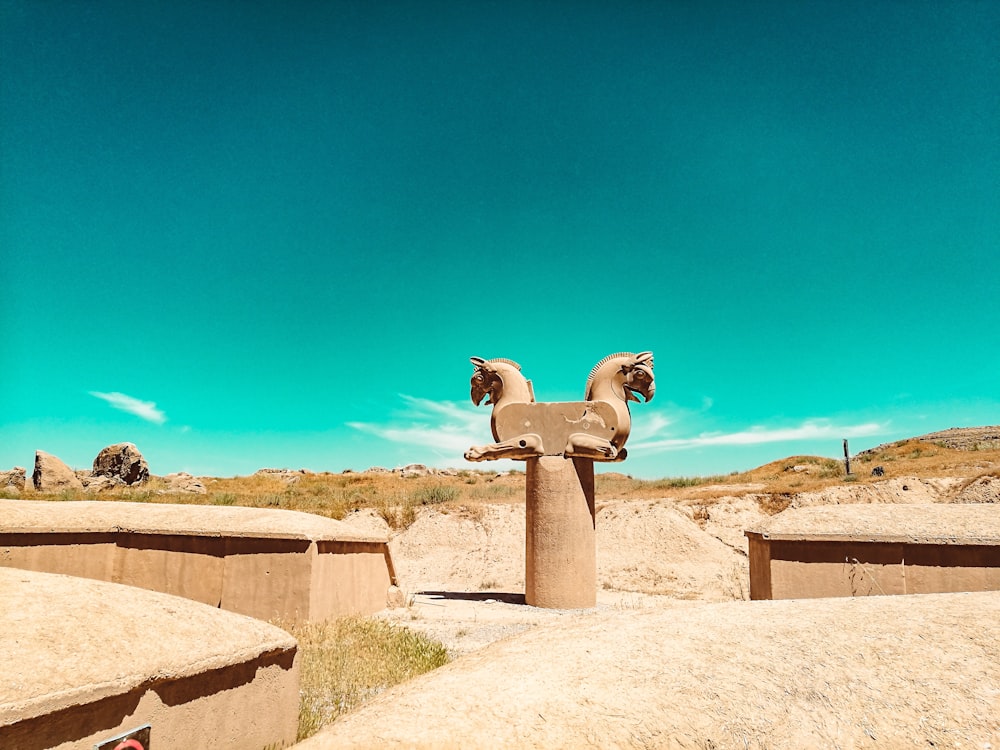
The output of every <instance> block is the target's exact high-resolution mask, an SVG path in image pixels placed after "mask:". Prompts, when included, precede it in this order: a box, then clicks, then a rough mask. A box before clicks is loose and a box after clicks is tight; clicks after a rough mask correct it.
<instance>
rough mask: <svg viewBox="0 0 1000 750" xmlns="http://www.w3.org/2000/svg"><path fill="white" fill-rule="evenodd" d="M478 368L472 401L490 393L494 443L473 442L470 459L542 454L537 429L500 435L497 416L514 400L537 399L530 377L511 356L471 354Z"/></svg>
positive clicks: (489, 402)
mask: <svg viewBox="0 0 1000 750" xmlns="http://www.w3.org/2000/svg"><path fill="white" fill-rule="evenodd" d="M470 361H471V362H472V364H473V365H475V367H476V370H475V372H474V373H472V381H471V385H472V392H471V395H472V403H474V404H475V405H476V406H479V404H480V402H482V400H483V398H485V397H486V396H489V398H488V399H487V400H486V405H487V406H490V405H491V404H492V406H493V415H492V417H491V418H490V428H491V430H492V431H493V439H494V440H496V441H497V442H495V443H492V444H491V445H481V446H473V447H471V448H469V450H467V451H466V452H465V458H466V460H468V461H495V460H497V459H500V458H515V459H516V458H521V459H524V458H531V457H532V456H540V455H542V454H543V453H544V452H545V451H544V450H543V449H542V439H541V437H540V436H539V435H537V434H536V433H531V432H526V433H520V434H514V435H510V434H507V435H505V436H501V430H500V428H499V427H498V423H497V420H498V419H499V418H500V416H501V413H502V412H503V410H504V409H506V408H508V407H510V406H511V405H513V404H530V403H534V401H535V394H534V391H533V390H532V388H531V381H530V380H527V379H526V378H525V377H524V375H522V374H521V366H520V365H519V364H518V363H517V362H514V361H512V360H509V359H502V358H500V359H488V360H487V359H483V358H482V357H471V358H470Z"/></svg>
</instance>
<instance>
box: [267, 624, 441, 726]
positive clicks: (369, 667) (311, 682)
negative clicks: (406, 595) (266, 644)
mask: <svg viewBox="0 0 1000 750" xmlns="http://www.w3.org/2000/svg"><path fill="white" fill-rule="evenodd" d="M279 624H280V623H279ZM286 629H287V630H288V631H289V632H290V633H291V634H292V635H293V636H295V639H296V640H297V641H298V643H299V659H300V669H301V681H300V689H299V695H300V704H299V732H298V739H299V740H303V739H305V738H306V737H310V736H312V735H313V734H315V733H316V732H318V731H319V730H320V729H322V728H323V727H324V726H326V725H327V724H329V723H331V722H333V721H335V720H336V719H337V717H338V716H340V715H341V714H344V713H347V712H348V711H350V710H352V709H353V708H355V707H357V706H359V705H360V704H362V703H364V702H365V701H366V700H368V699H369V698H372V697H374V696H376V695H378V694H379V693H381V692H382V691H383V690H385V689H386V688H388V687H391V686H392V685H396V684H398V683H400V682H404V681H406V680H409V679H410V678H412V677H416V676H417V675H420V674H423V673H424V672H429V671H430V670H432V669H436V668H437V667H440V666H442V665H444V664H446V663H447V662H448V652H447V650H446V649H445V647H444V646H443V645H441V644H440V643H438V642H437V641H433V640H431V639H429V638H426V637H425V636H423V635H420V634H419V633H414V632H413V631H410V630H406V629H405V628H403V627H400V626H397V625H393V624H392V623H388V622H385V621H383V620H376V619H365V618H361V617H345V618H341V619H338V620H332V621H329V622H324V623H302V624H298V625H293V626H291V627H286Z"/></svg>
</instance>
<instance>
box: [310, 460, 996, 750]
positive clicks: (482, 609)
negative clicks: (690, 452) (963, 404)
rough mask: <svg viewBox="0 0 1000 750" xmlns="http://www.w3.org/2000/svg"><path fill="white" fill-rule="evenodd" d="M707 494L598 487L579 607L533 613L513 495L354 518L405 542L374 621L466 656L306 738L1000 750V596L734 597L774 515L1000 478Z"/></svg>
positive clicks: (903, 498) (332, 744)
mask: <svg viewBox="0 0 1000 750" xmlns="http://www.w3.org/2000/svg"><path fill="white" fill-rule="evenodd" d="M730 493H731V494H730ZM704 494H705V497H704V499H703V500H699V499H698V495H697V493H696V492H695V493H691V494H689V496H688V497H687V498H686V499H684V500H678V499H676V498H674V499H661V500H616V499H602V498H600V497H598V499H597V519H596V525H597V546H598V551H597V559H598V586H599V590H598V605H597V607H596V608H593V609H588V610H546V609H538V608H534V607H528V606H526V605H525V604H524V596H523V591H524V537H525V530H524V506H523V505H522V504H493V505H482V506H472V507H459V508H447V509H438V508H425V509H422V510H421V511H420V513H419V514H418V517H417V520H416V522H415V523H414V524H412V525H411V526H410V527H409V528H408V529H405V530H402V531H398V532H391V531H389V530H388V529H387V527H385V526H384V522H383V521H382V520H381V519H380V518H379V517H378V516H377V515H376V514H375V513H374V512H372V511H361V512H358V513H355V514H352V515H351V516H348V518H346V519H345V521H346V522H347V523H352V524H357V525H359V526H360V527H363V528H366V529H370V530H373V531H374V530H376V529H380V530H383V531H388V532H389V533H390V535H391V536H392V541H391V544H390V546H391V549H392V553H393V558H394V561H395V565H396V570H397V574H398V577H399V580H400V585H401V587H402V588H403V589H404V591H405V593H406V594H407V602H408V606H406V607H403V608H399V609H394V610H386V611H385V612H383V613H381V614H380V616H382V617H386V618H388V619H390V620H393V621H395V622H397V623H399V624H400V625H402V626H405V627H409V628H413V629H415V630H418V631H420V632H423V633H425V634H427V635H429V636H431V637H433V638H435V639H437V640H440V641H441V642H443V643H444V644H445V645H446V646H447V647H448V649H449V651H450V652H451V654H452V655H453V656H454V657H455V661H454V662H453V663H452V664H451V665H449V666H447V667H445V668H443V669H440V670H437V671H436V672H434V673H431V674H428V675H425V676H424V677H422V678H418V679H417V680H414V681H412V682H410V683H407V684H405V685H401V686H398V687H397V688H394V689H392V690H390V691H388V692H387V693H386V694H384V695H383V696H381V697H380V698H378V699H376V700H374V701H373V702H372V703H370V704H368V705H366V706H364V707H362V708H361V709H359V710H358V711H357V712H356V713H354V714H351V715H348V716H346V717H343V718H341V719H340V720H338V721H337V722H336V723H335V724H334V725H333V726H331V727H328V728H327V729H326V730H324V731H323V732H321V733H320V734H319V735H317V736H316V737H314V738H312V739H311V740H307V741H306V742H305V743H304V744H302V745H301V746H302V747H303V748H304V749H306V750H316V749H318V748H339V747H374V746H385V747H420V748H441V747H444V748H447V747H463V748H468V747H514V748H520V747H526V748H534V747H567V748H569V747H636V748H639V747H642V748H716V749H719V748H765V747H766V748H813V747H815V748H820V747H822V748H827V747H829V748H896V747H915V746H916V747H956V748H957V747H975V748H993V749H995V750H996V749H1000V617H998V615H1000V593H998V594H993V593H986V594H957V595H926V596H911V597H871V598H865V599H817V600H798V601H785V602H749V601H743V600H746V599H747V598H748V584H747V580H748V567H747V557H746V551H747V542H746V537H745V536H744V534H743V532H744V530H746V529H749V528H753V527H754V526H756V525H758V524H759V523H760V522H762V521H764V520H766V519H768V518H770V517H771V516H772V515H773V513H774V512H776V511H777V510H780V509H781V508H783V507H810V506H822V505H852V504H863V505H868V504H884V503H892V504H898V505H900V506H904V505H911V504H927V503H941V504H944V503H955V502H987V503H988V502H996V501H995V500H991V498H994V497H996V496H997V495H998V494H1000V477H998V476H996V475H995V472H994V473H989V472H987V473H985V474H982V475H977V476H975V477H972V478H963V477H946V478H933V477H930V478H921V477H893V478H890V479H886V480H884V481H881V482H872V483H865V484H861V483H858V484H851V483H845V484H841V485H837V486H833V487H829V488H826V489H822V490H817V491H812V492H802V493H791V494H788V495H787V496H782V497H776V496H775V494H774V493H766V492H760V488H759V487H758V486H753V485H748V486H735V485H734V486H731V487H726V486H720V485H714V486H712V487H711V488H706V492H705V493H704ZM998 512H1000V511H998Z"/></svg>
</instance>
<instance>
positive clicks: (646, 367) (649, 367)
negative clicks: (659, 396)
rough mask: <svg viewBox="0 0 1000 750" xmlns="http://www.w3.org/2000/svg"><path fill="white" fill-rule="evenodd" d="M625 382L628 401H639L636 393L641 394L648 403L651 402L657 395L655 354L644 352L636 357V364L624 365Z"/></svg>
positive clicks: (627, 363)
mask: <svg viewBox="0 0 1000 750" xmlns="http://www.w3.org/2000/svg"><path fill="white" fill-rule="evenodd" d="M622 374H623V375H625V382H624V383H622V387H623V388H624V389H625V397H626V400H628V401H638V400H639V399H637V398H636V397H635V394H636V393H641V394H642V397H643V398H644V399H645V400H646V401H650V400H651V399H652V398H653V395H654V394H655V393H656V381H655V380H654V379H653V353H652V352H642V353H641V354H636V355H635V361H634V362H626V363H625V364H623V365H622Z"/></svg>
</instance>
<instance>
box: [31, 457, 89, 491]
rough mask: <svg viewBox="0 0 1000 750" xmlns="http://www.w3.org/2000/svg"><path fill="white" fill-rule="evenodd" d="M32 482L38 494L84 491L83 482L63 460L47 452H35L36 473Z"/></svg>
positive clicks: (32, 477) (32, 476)
mask: <svg viewBox="0 0 1000 750" xmlns="http://www.w3.org/2000/svg"><path fill="white" fill-rule="evenodd" d="M31 481H32V483H33V484H34V485H35V490H37V491H38V492H59V491H61V490H82V489H83V482H81V481H80V479H79V477H77V475H76V474H74V473H73V470H72V469H71V468H69V467H68V466H67V465H66V464H64V463H63V462H62V461H61V460H59V459H58V458H56V457H55V456H53V455H52V454H51V453H46V452H45V451H35V471H34V473H33V474H32V475H31Z"/></svg>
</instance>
